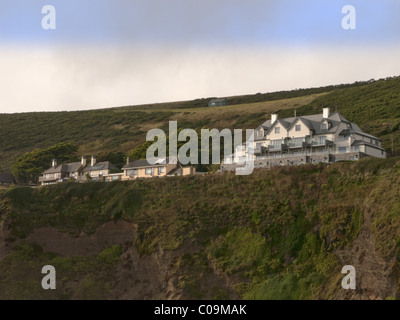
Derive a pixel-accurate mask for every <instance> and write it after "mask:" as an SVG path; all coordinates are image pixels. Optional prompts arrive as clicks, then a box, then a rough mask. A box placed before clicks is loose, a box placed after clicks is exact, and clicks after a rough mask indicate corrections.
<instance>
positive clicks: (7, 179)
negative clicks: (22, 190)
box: [0, 173, 15, 184]
mask: <svg viewBox="0 0 400 320" xmlns="http://www.w3.org/2000/svg"><path fill="white" fill-rule="evenodd" d="M0 182H2V183H10V184H12V183H15V179H14V176H13V175H12V174H11V173H0Z"/></svg>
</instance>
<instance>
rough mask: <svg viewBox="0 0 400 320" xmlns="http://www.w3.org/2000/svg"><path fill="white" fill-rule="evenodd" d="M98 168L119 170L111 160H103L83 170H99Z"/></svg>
mask: <svg viewBox="0 0 400 320" xmlns="http://www.w3.org/2000/svg"><path fill="white" fill-rule="evenodd" d="M97 170H118V168H117V167H116V166H114V165H113V164H112V163H111V162H110V161H102V162H98V163H95V164H94V165H93V166H87V167H86V168H85V169H84V170H83V171H84V172H88V171H97Z"/></svg>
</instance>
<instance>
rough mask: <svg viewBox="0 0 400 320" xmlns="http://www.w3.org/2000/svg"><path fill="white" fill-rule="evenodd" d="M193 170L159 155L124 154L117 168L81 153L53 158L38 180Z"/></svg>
mask: <svg viewBox="0 0 400 320" xmlns="http://www.w3.org/2000/svg"><path fill="white" fill-rule="evenodd" d="M195 172H196V170H195V168H194V167H182V165H181V164H180V163H179V162H178V161H177V160H176V159H175V160H174V158H164V159H159V160H157V162H156V163H155V164H151V163H149V162H148V161H147V160H136V161H133V162H130V159H129V158H127V162H126V165H125V166H123V167H122V172H121V171H120V170H119V169H118V168H117V167H115V166H114V165H113V164H112V163H110V162H109V161H103V162H96V158H95V157H94V156H92V158H91V161H90V165H89V164H86V158H85V157H82V158H81V161H80V162H70V163H63V164H57V161H56V160H55V159H54V160H53V162H52V166H51V168H49V169H47V170H46V171H44V172H43V173H42V176H41V177H40V178H39V182H40V184H41V185H49V184H55V183H59V182H64V181H73V182H88V181H127V180H135V179H138V178H152V177H164V176H177V175H178V176H185V175H190V174H195Z"/></svg>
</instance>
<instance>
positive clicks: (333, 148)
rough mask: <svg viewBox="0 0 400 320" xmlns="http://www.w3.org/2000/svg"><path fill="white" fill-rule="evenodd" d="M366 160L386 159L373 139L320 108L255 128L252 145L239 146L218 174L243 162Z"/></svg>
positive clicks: (261, 164)
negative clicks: (318, 112)
mask: <svg viewBox="0 0 400 320" xmlns="http://www.w3.org/2000/svg"><path fill="white" fill-rule="evenodd" d="M366 156H373V157H377V158H386V150H385V149H383V148H382V142H381V140H380V139H378V138H377V137H375V136H373V135H371V134H368V133H365V132H363V131H362V130H361V129H360V128H359V127H358V126H357V125H356V124H355V123H352V122H350V121H348V120H347V119H345V118H344V117H343V116H342V115H341V114H340V113H338V112H334V113H331V112H330V108H323V110H322V113H321V114H314V115H309V116H295V117H291V118H284V119H279V118H278V115H277V114H272V115H271V119H270V120H267V121H266V122H264V123H263V124H262V125H261V126H259V127H258V128H257V129H256V130H255V133H254V142H247V143H244V144H243V145H241V146H239V147H238V148H237V150H236V152H235V153H234V155H232V156H229V157H227V158H225V159H224V162H223V164H222V166H221V169H222V170H228V171H230V170H235V168H237V167H241V166H243V162H244V161H247V162H249V161H250V162H251V163H254V167H256V168H257V167H260V168H270V167H273V166H285V165H299V164H305V163H319V162H337V161H343V160H359V159H361V158H363V157H366Z"/></svg>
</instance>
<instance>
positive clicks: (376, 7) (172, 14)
mask: <svg viewBox="0 0 400 320" xmlns="http://www.w3.org/2000/svg"><path fill="white" fill-rule="evenodd" d="M46 5H51V6H53V7H54V8H55V12H56V15H55V22H56V29H47V30H46V29H43V27H42V19H43V18H44V17H45V16H46V13H42V8H43V7H44V6H46ZM346 5H352V6H353V7H354V8H355V12H356V29H349V30H345V29H343V27H342V19H343V18H344V17H345V16H346V15H347V14H346V13H345V14H343V13H342V8H343V7H344V6H346ZM399 16H400V1H398V0H348V1H342V0H323V1H321V0H247V1H245V0H213V1H210V0H202V1H200V0H146V1H143V0H142V1H137V0H113V1H111V0H80V1H78V0H46V1H41V0H40V1H39V0H0V113H14V112H32V111H61V110H85V109H96V108H105V107H117V106H125V105H137V104H146V103H157V102H167V101H180V100H191V99H196V98H206V97H225V96H232V95H240V94H252V93H258V92H263V93H264V92H272V91H278V90H291V89H296V88H308V87H319V86H324V85H330V84H340V83H351V82H354V81H362V80H369V79H372V78H374V79H379V78H384V77H389V76H395V75H400V59H399V57H400V41H399V40H400V19H399V18H398V17H399Z"/></svg>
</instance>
